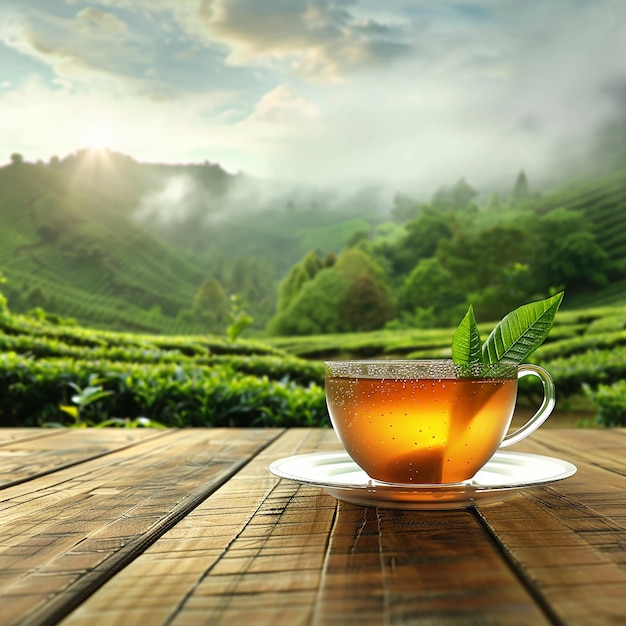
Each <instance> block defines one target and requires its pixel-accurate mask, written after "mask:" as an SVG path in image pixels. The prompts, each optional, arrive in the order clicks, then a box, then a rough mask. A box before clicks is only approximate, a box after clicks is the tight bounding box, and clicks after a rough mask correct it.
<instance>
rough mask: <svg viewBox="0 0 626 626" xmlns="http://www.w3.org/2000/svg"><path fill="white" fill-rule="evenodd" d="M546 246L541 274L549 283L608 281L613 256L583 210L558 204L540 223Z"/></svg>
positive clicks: (585, 284)
mask: <svg viewBox="0 0 626 626" xmlns="http://www.w3.org/2000/svg"><path fill="white" fill-rule="evenodd" d="M537 233H538V237H539V238H540V239H541V241H542V244H543V247H542V251H541V255H540V266H539V274H540V275H541V276H542V277H543V285H544V286H545V287H559V288H574V289H576V288H581V287H583V288H584V287H590V286H592V287H594V286H603V285H605V284H606V283H607V272H608V270H609V257H608V255H607V254H606V252H605V251H604V250H603V249H602V248H601V247H600V245H599V244H598V243H597V241H596V238H595V235H594V234H593V232H592V227H591V224H590V223H589V220H588V219H587V218H586V216H585V215H584V214H583V213H581V212H579V211H572V210H569V209H565V208H562V207H561V208H558V209H554V210H553V211H550V212H549V213H547V214H546V215H543V216H542V217H541V218H540V219H539V220H538V223H537Z"/></svg>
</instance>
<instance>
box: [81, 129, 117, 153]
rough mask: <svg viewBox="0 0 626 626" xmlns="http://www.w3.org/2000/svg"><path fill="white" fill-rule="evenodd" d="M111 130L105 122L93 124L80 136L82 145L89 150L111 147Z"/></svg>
mask: <svg viewBox="0 0 626 626" xmlns="http://www.w3.org/2000/svg"><path fill="white" fill-rule="evenodd" d="M112 139H113V138H112V136H111V132H110V131H109V128H108V126H106V125H105V124H93V125H91V126H89V128H87V130H86V131H85V133H84V134H83V137H82V143H83V146H85V147H86V148H89V149H91V150H105V149H107V148H110V147H111V143H112Z"/></svg>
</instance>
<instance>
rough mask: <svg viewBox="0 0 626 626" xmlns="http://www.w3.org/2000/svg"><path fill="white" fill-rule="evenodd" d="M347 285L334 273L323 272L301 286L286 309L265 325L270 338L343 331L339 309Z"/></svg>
mask: <svg viewBox="0 0 626 626" xmlns="http://www.w3.org/2000/svg"><path fill="white" fill-rule="evenodd" d="M349 288H350V281H349V280H348V279H347V278H346V277H345V276H343V275H342V274H341V273H340V272H337V271H336V270H335V269H327V268H325V269H323V270H321V271H320V272H318V274H317V275H316V277H315V278H314V279H313V280H311V281H308V282H307V283H306V284H304V285H303V287H302V289H301V290H300V292H299V293H298V295H297V296H296V297H295V298H294V299H293V301H292V302H291V304H290V306H289V308H288V309H287V310H284V311H279V312H278V314H277V315H276V316H275V317H273V318H272V319H271V320H270V322H269V324H268V333H269V334H270V335H316V334H324V333H341V332H344V331H345V330H347V329H346V325H345V322H344V320H343V318H342V307H343V303H344V300H345V298H346V294H347V292H348V289H349Z"/></svg>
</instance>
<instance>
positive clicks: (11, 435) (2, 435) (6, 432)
mask: <svg viewBox="0 0 626 626" xmlns="http://www.w3.org/2000/svg"><path fill="white" fill-rule="evenodd" d="M64 431H65V429H64V428H4V427H0V446H4V445H6V444H7V443H9V444H11V443H15V442H16V441H24V440H28V439H41V438H42V437H54V436H56V435H60V434H61V433H63V432H64Z"/></svg>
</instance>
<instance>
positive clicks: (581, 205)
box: [537, 171, 626, 309]
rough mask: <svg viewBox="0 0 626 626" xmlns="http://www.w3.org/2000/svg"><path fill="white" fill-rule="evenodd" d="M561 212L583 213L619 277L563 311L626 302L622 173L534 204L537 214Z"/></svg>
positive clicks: (625, 206) (624, 182)
mask: <svg viewBox="0 0 626 626" xmlns="http://www.w3.org/2000/svg"><path fill="white" fill-rule="evenodd" d="M560 207H562V208H565V209H570V210H573V211H580V212H582V213H584V214H585V215H586V216H587V217H588V218H589V222H590V223H591V225H592V228H593V233H594V235H595V236H596V239H597V241H598V243H599V244H600V246H601V247H602V248H603V249H604V251H605V252H606V253H607V254H608V256H609V259H610V261H611V263H612V265H613V266H615V267H618V268H620V270H621V272H620V273H621V277H617V279H615V280H611V282H610V285H608V286H607V287H606V288H603V289H601V290H598V291H596V292H593V293H587V294H584V295H578V296H574V297H572V298H570V299H569V302H568V303H567V307H568V308H570V309H572V308H581V307H587V306H604V305H611V304H622V303H625V302H626V278H623V276H626V171H621V172H618V173H616V174H613V175H611V176H609V177H606V178H602V179H600V180H596V181H593V182H584V183H580V184H578V185H573V186H571V187H568V188H567V189H566V190H564V191H561V192H558V193H554V194H550V195H548V196H546V197H545V198H543V199H542V200H540V201H539V202H538V204H537V212H539V213H547V212H548V211H551V210H554V209H557V208H560Z"/></svg>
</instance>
